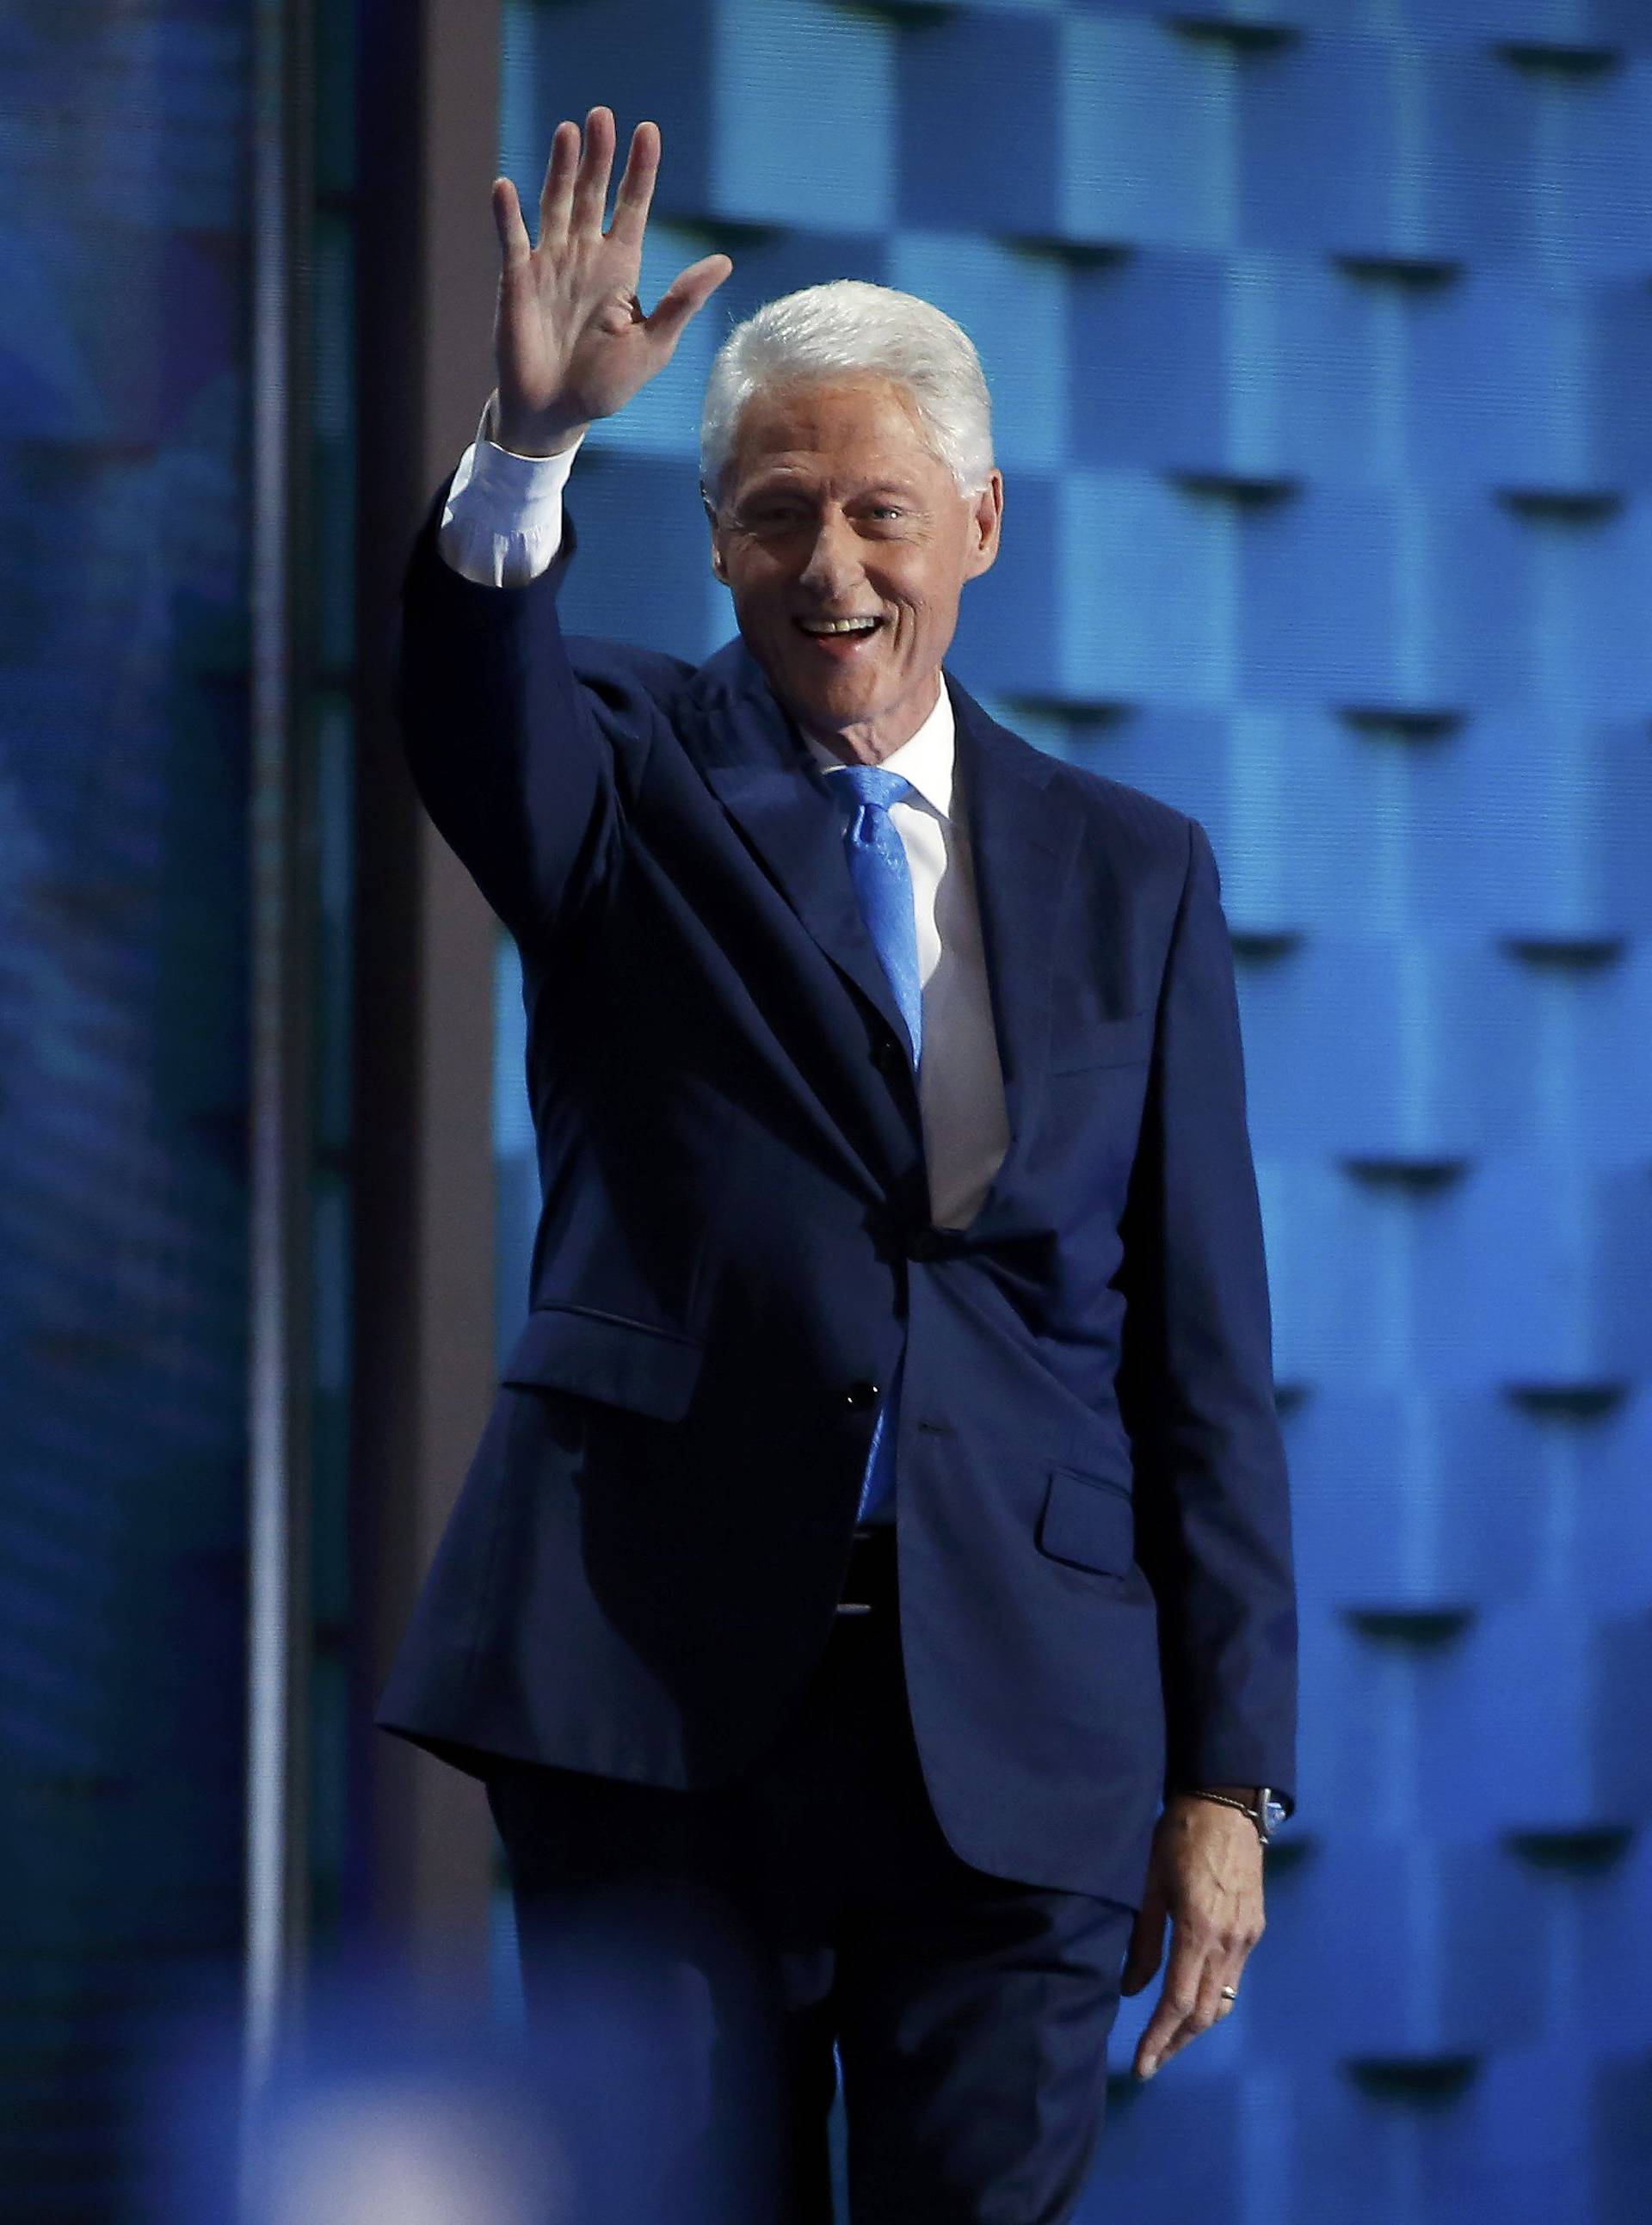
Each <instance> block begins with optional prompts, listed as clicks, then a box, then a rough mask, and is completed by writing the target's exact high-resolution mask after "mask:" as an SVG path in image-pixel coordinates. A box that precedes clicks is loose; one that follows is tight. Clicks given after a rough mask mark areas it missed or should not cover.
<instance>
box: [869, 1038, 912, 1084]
mask: <svg viewBox="0 0 1652 2225" xmlns="http://www.w3.org/2000/svg"><path fill="white" fill-rule="evenodd" d="M872 1063H873V1065H874V1066H875V1067H876V1068H877V1070H878V1072H879V1073H880V1074H885V1075H887V1077H888V1078H889V1081H894V1079H895V1077H896V1074H904V1073H905V1072H906V1071H907V1055H906V1053H905V1051H904V1050H902V1048H901V1046H900V1044H899V1043H896V1040H895V1037H894V1036H879V1038H878V1041H877V1049H875V1050H874V1051H873V1053H872Z"/></svg>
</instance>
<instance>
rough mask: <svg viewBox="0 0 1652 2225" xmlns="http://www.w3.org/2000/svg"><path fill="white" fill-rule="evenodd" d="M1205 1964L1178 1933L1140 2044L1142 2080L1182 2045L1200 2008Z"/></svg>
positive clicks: (1138, 2071)
mask: <svg viewBox="0 0 1652 2225" xmlns="http://www.w3.org/2000/svg"><path fill="white" fill-rule="evenodd" d="M1204 1964H1205V1956H1204V1955H1203V1954H1202V1953H1201V1952H1200V1951H1199V1949H1197V1948H1194V1947H1192V1946H1190V1945H1188V1943H1187V1939H1186V1937H1185V1935H1182V1934H1180V1932H1178V1933H1177V1934H1176V1935H1175V1936H1174V1937H1173V1938H1172V1940H1171V1943H1170V1960H1169V1962H1168V1964H1167V1965H1166V1968H1165V1973H1164V1985H1163V1987H1162V1988H1161V1991H1160V1994H1159V1999H1158V2004H1157V2006H1155V2009H1154V2012H1153V2013H1152V2015H1151V2016H1150V2017H1149V2019H1148V2021H1147V2029H1146V2030H1145V2031H1144V2032H1142V2037H1141V2038H1140V2039H1139V2040H1138V2041H1137V2042H1136V2062H1135V2065H1134V2068H1135V2071H1136V2076H1137V2077H1138V2078H1151V2077H1152V2076H1153V2074H1154V2072H1155V2070H1157V2069H1158V2067H1159V2065H1160V2063H1162V2062H1163V2061H1164V2059H1165V2057H1167V2056H1168V2055H1173V2054H1174V2052H1175V2051H1176V2048H1177V2047H1178V2046H1180V2044H1182V2038H1183V2034H1184V2032H1185V2029H1186V2027H1187V2025H1189V2024H1190V2023H1191V2022H1192V2020H1193V2015H1194V2013H1195V2012H1196V2010H1197V2008H1198V2006H1199V1984H1200V1981H1201V1979H1202V1977H1203V1975H1204ZM1189 2036H1191V2035H1189Z"/></svg>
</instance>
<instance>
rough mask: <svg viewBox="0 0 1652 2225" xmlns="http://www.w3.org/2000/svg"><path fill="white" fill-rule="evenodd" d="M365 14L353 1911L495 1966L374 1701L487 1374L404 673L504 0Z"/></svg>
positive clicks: (469, 1076) (467, 362)
mask: <svg viewBox="0 0 1652 2225" xmlns="http://www.w3.org/2000/svg"><path fill="white" fill-rule="evenodd" d="M361 22H362V31H363V37H362V51H361V73H360V109H359V124H360V144H361V150H362V168H361V204H360V206H361V243H362V255H361V282H360V291H359V296H358V303H359V323H358V409H359V422H360V429H361V447H360V479H359V497H360V540H359V547H360V569H359V574H358V612H359V616H360V652H359V661H360V719H359V740H358V761H357V774H358V777H357V799H356V815H357V845H356V867H357V903H356V936H357V940H356V962H357V990H356V1015H357V1081H356V1103H355V1111H356V1138H357V1142H356V1163H357V1183H356V1246H355V1299H354V1303H355V1334H356V1382H355V1390H356V1407H355V1423H354V1461H353V1470H354V1483H353V1490H354V1504H353V1522H352V1539H353V1548H354V1554H355V1563H356V1569H357V1583H356V1588H355V1596H356V1598H357V1601H358V1622H357V1640H358V1643H357V1660H358V1664H359V1681H358V1692H357V1705H356V1708H355V1710H354V1722H355V1730H354V1738H353V1744H354V1753H353V1761H354V1768H353V1791H354V1797H355V1799H356V1802H357V1803H358V1830H357V1832H356V1835H355V1840H356V1845H357V1848H358V1858H357V1863H356V1871H355V1875H354V1878H353V1880H352V1886H353V1891H352V1893H351V1904H352V1906H351V1913H352V1914H353V1916H354V1918H355V1919H356V1920H357V1922H358V1924H362V1925H364V1926H365V1928H366V1929H367V1930H369V1931H370V1933H371V1934H372V1935H373V1936H374V1937H377V1939H378V1940H379V1941H380V1942H381V1943H383V1944H384V1945H386V1946H389V1947H391V1948H393V1949H396V1950H397V1951H398V1952H400V1953H402V1954H403V1955H405V1956H408V1957H410V1958H411V1960H412V1962H413V1963H414V1965H415V1967H416V1968H420V1969H424V1970H428V1971H429V1972H430V1973H431V1974H432V1975H433V1976H434V1975H438V1974H440V1973H441V1972H443V1971H445V1970H447V1969H449V1968H453V1967H457V1968H461V1969H467V1970H469V1971H471V1972H472V1973H474V1974H475V1975H477V1977H478V1981H479V1977H480V1973H481V1970H482V1968H483V1953H482V1950H483V1944H484V1929H485V1922H486V1911H487V1895H488V1887H489V1874H490V1853H491V1836H490V1833H489V1829H488V1825H487V1819H486V1812H485V1808H484V1803H483V1800H482V1797H481V1794H480V1791H479V1790H478V1787H477V1786H476V1784H474V1783H473V1782H472V1780H470V1779H468V1778H462V1777H460V1776H459V1774H457V1773H456V1772H453V1771H452V1770H449V1769H446V1768H445V1767H444V1766H443V1765H440V1763H438V1762H435V1761H434V1760H431V1759H427V1757H425V1756H424V1755H421V1754H419V1753H415V1752H413V1751H412V1750H411V1749H409V1748H408V1747H407V1746H403V1745H402V1743H401V1742H399V1741H396V1740H390V1739H389V1738H387V1737H385V1736H384V1735H383V1734H382V1733H378V1732H375V1731H373V1730H371V1729H370V1727H369V1725H368V1718H369V1716H370V1711H371V1707H372V1704H373V1701H374V1699H375V1697H376V1696H377V1690H378V1688H379V1686H380V1684H381V1683H382V1681H383V1676H384V1674H385V1671H386V1670H387V1667H388V1664H389V1658H390V1656H391V1654H392V1652H393V1651H394V1647H395V1645H396V1640H397V1639H398V1638H399V1636H400V1633H401V1630H402V1625H403V1622H404V1620H405V1618H406V1615H407V1613H408V1607H409V1606H410V1604H411V1601H412V1598H413V1594H414V1591H415V1586H416V1583H417V1581H418V1578H419V1576H420V1575H421V1571H422V1570H423V1569H424V1567H425V1566H426V1564H427V1562H428V1560H429V1558H430V1556H431V1553H432V1551H433V1550H434V1546H435V1543H436V1539H437V1537H438V1535H439V1534H440V1529H441V1525H442V1523H443V1521H444V1520H445V1518H446V1513H447V1511H448V1508H449V1506H450V1505H451V1504H452V1500H453V1494H454V1493H455V1491H456V1489H457V1487H458V1485H459V1480H460V1479H461V1478H462V1476H463V1474H464V1470H465V1463H466V1461H467V1460H468V1458H469V1455H470V1452H471V1450H472V1446H473V1444H474V1442H475V1439H476V1436H477V1435H478V1431H479V1429H480V1427H481V1423H482V1420H483V1417H484V1413H485V1410H486V1404H487V1400H488V1397H489V1394H490V1391H491V1385H492V1382H493V1378H494V1353H493V1284H492V1259H493V1221H494V1213H493V1177H492V1166H491V1132H490V1100H491V1063H492V967H493V954H494V947H495V933H496V930H495V927H494V923H493V921H492V918H491V915H490V914H489V913H488V911H487V910H486V908H485V907H484V904H483V903H482V901H481V899H480V897H478V895H477V894H476V891H474V889H473V888H472V886H471V884H470V883H469V881H468V880H467V879H466V878H465V875H464V874H463V872H461V871H460V869H459V866H458V865H457V864H456V863H455V862H454V860H453V859H452V857H451V856H450V855H449V854H448V853H447V852H446V849H445V848H444V847H443V846H442V845H441V843H440V840H438V839H437V837H436V835H435V834H434V830H433V829H432V828H431V827H429V826H428V824H427V822H426V821H425V820H424V818H423V816H422V814H421V811H420V809H419V807H418V804H417V802H416V800H415V797H414V795H413V793H412V789H411V787H410V784H409V782H408V776H407V773H406V770H405V768H404V765H403V764H402V756H401V751H400V747H399V744H398V741H397V738H396V731H395V727H394V723H393V720H392V718H391V715H390V712H389V664H390V640H391V629H392V625H393V620H394V612H395V605H396V593H397V590H398V587H399V584H400V580H401V574H402V567H403V565H404V563H405V561H406V557H407V552H408V546H409V543H410V541H411V538H412V536H413V534H414V531H415V528H416V526H417V524H418V522H419V520H420V518H421V516H422V515H423V512H424V510H425V507H426V504H427V502H428V500H429V498H430V496H431V494H432V493H433V492H434V488H435V487H436V485H437V484H438V483H439V482H440V479H441V478H442V476H443V475H444V473H445V472H446V471H448V470H449V469H450V468H451V466H453V463H454V462H455V461H456V460H457V459H458V457H459V453H460V451H461V449H462V448H463V447H464V446H465V442H466V441H468V440H469V439H470V437H471V434H472V432H473V430H474V428H475V423H476V419H477V417H478V414H479V412H480V409H481V406H482V403H483V402H484V399H485V397H486V395H487V393H488V390H489V388H490V386H491V383H492V379H491V345H490V335H491V322H492V313H493V296H494V284H495V266H494V261H493V230H492V224H491V218H490V216H489V212H488V187H489V184H490V182H491V179H492V177H493V174H494V170H495V165H496V160H497V151H496V150H497V110H498V75H499V21H498V8H497V0H494V3H493V4H489V0H424V4H422V5H421V7H418V8H416V9H415V8H406V7H403V6H401V5H399V4H396V0H363V5H362V10H361Z"/></svg>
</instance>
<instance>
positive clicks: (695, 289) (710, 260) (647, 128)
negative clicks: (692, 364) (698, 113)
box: [493, 108, 734, 455]
mask: <svg viewBox="0 0 1652 2225" xmlns="http://www.w3.org/2000/svg"><path fill="white" fill-rule="evenodd" d="M614 149H615V130H614V117H613V111H611V109H607V108H593V109H592V111H591V113H590V114H589V116H587V117H586V118H585V131H584V134H583V137H582V135H581V133H580V130H579V125H578V124H572V123H563V124H558V125H557V127H556V130H555V131H554V134H553V135H552V138H551V152H550V159H549V160H548V162H547V163H546V166H545V182H544V184H543V186H542V187H541V190H540V196H539V238H538V241H537V243H536V244H533V245H530V244H529V238H528V227H527V225H526V224H525V223H524V222H523V220H522V205H521V203H520V201H519V200H517V198H516V187H515V186H514V185H513V184H512V183H511V181H510V179H509V178H497V179H496V180H495V181H494V186H493V220H494V223H495V225H497V229H498V233H499V248H500V253H501V256H502V257H503V264H502V268H501V270H500V274H499V306H498V312H497V315H496V317H495V320H494V327H493V345H494V356H495V359H496V362H497V367H498V378H499V390H498V403H497V421H496V428H495V437H496V438H497V440H498V441H500V443H501V444H502V445H503V447H507V448H514V449H516V451H517V453H520V454H523V455H549V454H552V453H554V452H555V451H556V450H557V449H559V448H565V447H567V446H568V445H569V443H570V442H571V441H573V439H575V438H576V437H577V435H578V434H579V433H580V432H581V431H583V429H584V428H585V426H586V425H588V424H589V423H590V422H591V421H592V418H594V417H611V416H612V415H613V414H614V412H615V411H616V410H617V409H623V407H624V405H625V403H627V402H629V401H630V398H631V396H632V395H634V394H635V393H636V391H637V390H638V388H639V387H642V386H645V385H647V384H648V382H649V379H651V378H653V377H655V375H656V373H658V372H659V371H662V370H663V369H664V368H665V366H666V364H668V363H669V361H670V360H671V358H672V355H673V353H674V351H675V348H676V345H677V342H678V340H679V339H680V338H681V336H682V333H683V328H684V327H685V326H686V325H687V322H688V320H689V319H690V318H691V317H692V316H693V315H694V314H695V313H696V311H697V310H699V309H700V308H701V307H704V305H705V303H706V301H708V300H709V299H710V297H711V295H712V294H713V293H714V292H715V291H716V289H717V288H718V287H719V286H720V285H721V284H722V282H723V281H724V280H725V278H726V277H727V276H728V275H729V273H730V271H731V269H733V267H734V266H733V264H732V263H731V262H730V260H729V258H728V257H727V256H726V255H708V256H706V257H703V258H702V260H701V261H699V262H698V263H691V264H690V265H689V267H688V269H686V270H683V271H680V273H679V274H678V276H676V277H675V278H674V280H673V281H672V282H671V284H670V285H669V286H668V288H667V289H666V291H665V293H664V294H663V295H661V298H660V301H659V303H658V305H657V306H656V307H655V309H654V311H653V313H652V314H649V315H645V314H643V311H642V305H641V303H640V302H639V301H638V300H637V298H636V283H637V277H638V275H639V273H640V271H641V269H642V238H643V234H644V232H645V231H646V230H647V228H648V219H649V203H650V202H651V201H652V200H653V199H654V186H655V179H656V178H657V177H658V175H659V171H660V132H659V127H658V126H657V125H656V124H638V125H637V127H636V130H635V132H634V133H633V134H632V136H631V146H630V155H629V157H628V159H627V161H626V164H625V172H624V175H623V177H622V178H621V180H620V181H619V189H618V191H617V193H616V194H615V197H614V214H613V221H612V222H611V225H609V227H608V229H607V231H604V229H603V215H604V210H605V208H606V206H607V201H608V185H609V181H610V179H611V176H612V174H613V167H614Z"/></svg>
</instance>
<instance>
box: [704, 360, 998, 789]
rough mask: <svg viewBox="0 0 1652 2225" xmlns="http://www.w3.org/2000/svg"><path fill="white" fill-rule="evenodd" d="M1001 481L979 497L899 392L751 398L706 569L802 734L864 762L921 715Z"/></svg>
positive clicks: (849, 388) (984, 542)
mask: <svg viewBox="0 0 1652 2225" xmlns="http://www.w3.org/2000/svg"><path fill="white" fill-rule="evenodd" d="M1002 516H1003V479H1002V478H1001V477H1000V476H999V474H998V473H997V472H993V473H992V476H991V481H990V482H989V484H988V485H987V486H986V487H985V488H984V490H983V491H982V492H981V493H979V494H978V495H961V494H959V491H958V482H957V480H956V479H954V478H953V474H952V472H951V470H950V469H949V468H948V466H946V464H944V463H943V462H942V461H941V460H940V457H939V456H938V455H937V454H936V453H935V452H934V448H933V447H931V446H930V444H929V441H928V439H927V435H926V434H925V432H924V430H923V427H922V424H921V422H920V420H919V418H918V417H917V415H916V414H915V411H914V409H913V407H912V404H911V402H910V401H909V399H908V396H907V395H906V393H905V391H904V390H903V389H902V388H901V387H899V386H897V385H896V384H894V383H893V382H892V381H891V380H889V379H887V378H883V377H873V376H870V375H865V376H857V377H845V378H844V379H842V380H841V381H836V380H834V381H833V382H832V383H831V384H807V385H798V386H788V387H784V388H782V389H779V390H776V391H775V392H772V393H758V394H756V395H754V396H752V398H751V399H750V401H749V402H748V403H746V405H745V407H744V409H743V410H742V411H741V414H740V423H739V428H738V434H737V438H736V441H735V443H734V451H733V453H732V455H731V458H730V460H729V466H728V469H727V471H726V472H725V474H724V484H723V490H722V493H721V496H720V498H719V499H718V503H717V504H716V506H715V507H714V509H712V569H713V570H714V571H715V572H716V574H717V576H718V579H719V580H725V581H726V582H727V584H728V586H729V587H730V589H731V592H732V593H733V596H734V612H735V616H736V618H737V619H738V620H739V624H740V631H741V633H742V634H743V635H744V638H745V642H746V645H747V647H748V648H749V649H750V651H751V653H752V655H753V656H755V657H756V660H757V662H758V663H759V664H761V665H762V667H763V671H764V673H765V675H767V677H768V681H769V686H770V687H771V688H773V689H774V691H775V694H776V696H778V697H779V699H780V700H781V701H782V703H783V704H784V705H785V706H786V707H787V709H788V711H790V712H791V713H792V715H793V716H794V718H795V719H797V720H798V721H799V723H800V724H801V725H803V726H807V727H809V728H810V729H811V730H812V731H813V732H816V733H818V734H820V736H821V737H822V738H823V739H825V740H827V741H831V742H835V744H836V745H837V747H838V748H839V751H840V753H841V754H842V755H843V756H844V757H845V758H848V759H851V760H852V761H855V762H858V763H860V764H877V762H878V760H879V759H880V758H885V757H887V756H888V755H889V752H890V751H892V750H896V749H898V748H899V747H900V745H901V744H902V742H904V741H907V740H909V739H910V738H911V737H912V736H913V735H914V734H915V733H916V732H917V730H918V728H919V727H920V726H921V725H922V724H923V721H924V720H925V719H927V717H928V715H929V713H930V712H931V711H933V710H934V707H935V702H936V699H937V695H938V692H939V689H940V662H941V659H942V658H943V657H944V656H946V651H947V649H948V647H949V646H950V644H951V642H952V638H953V630H954V628H955V627H956V625H957V624H958V599H959V595H960V594H961V593H962V592H963V587H964V582H965V580H972V579H974V578H975V577H976V575H977V574H978V573H981V572H984V571H985V570H986V568H987V567H988V566H989V565H990V564H991V561H992V560H993V558H994V557H995V556H996V555H997V551H998V532H999V525H1000V521H1001V518H1002Z"/></svg>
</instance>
